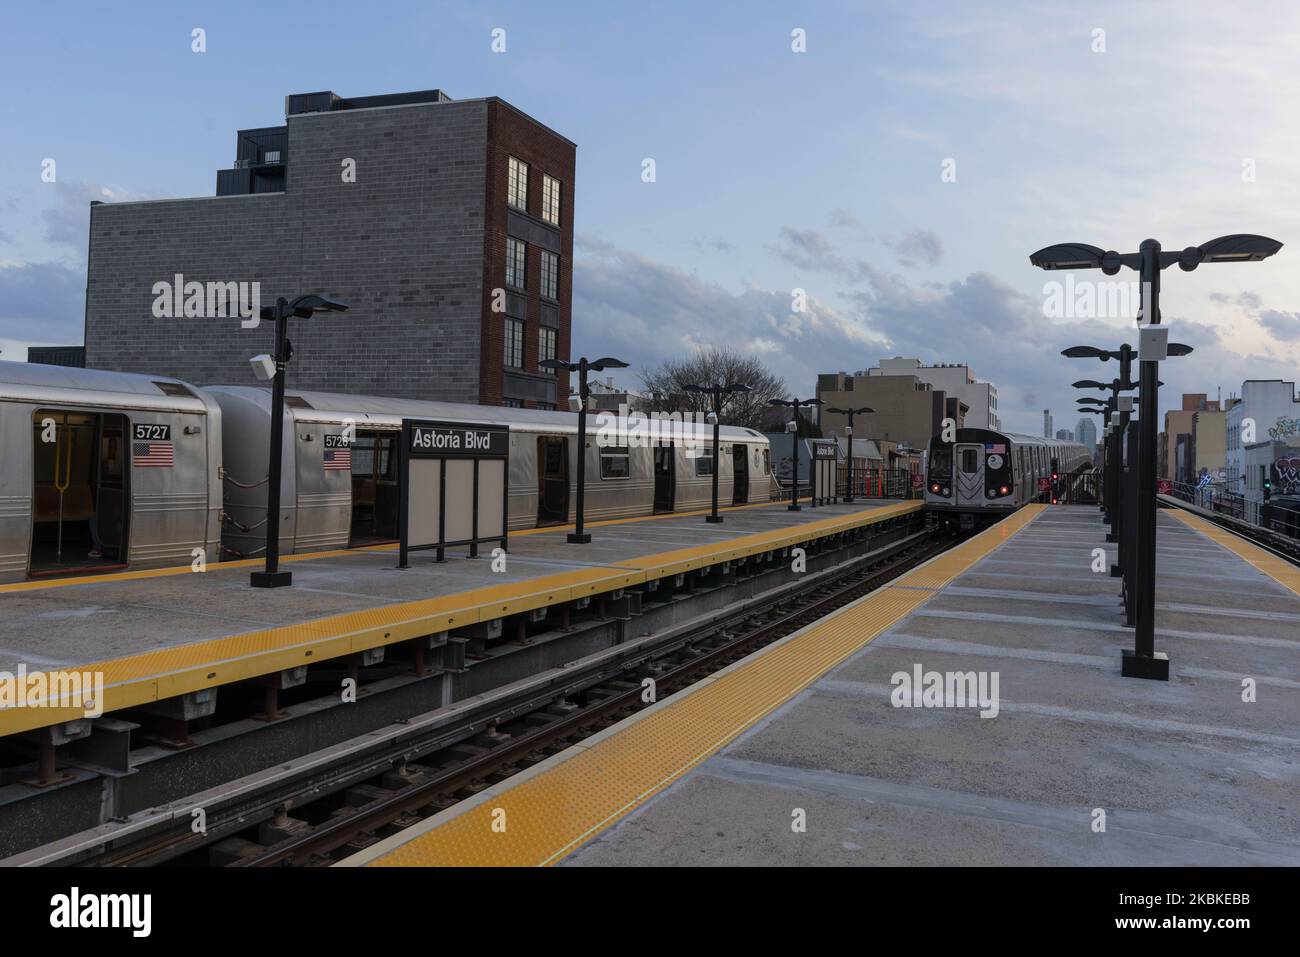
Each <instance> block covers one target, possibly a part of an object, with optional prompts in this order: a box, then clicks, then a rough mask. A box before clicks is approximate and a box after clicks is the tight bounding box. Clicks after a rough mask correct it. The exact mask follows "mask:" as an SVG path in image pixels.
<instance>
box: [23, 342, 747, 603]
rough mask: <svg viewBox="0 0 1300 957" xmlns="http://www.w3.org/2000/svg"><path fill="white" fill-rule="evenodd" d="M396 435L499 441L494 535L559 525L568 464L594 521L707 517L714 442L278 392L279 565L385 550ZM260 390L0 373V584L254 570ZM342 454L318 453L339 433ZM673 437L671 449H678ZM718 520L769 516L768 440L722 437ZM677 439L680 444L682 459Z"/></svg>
mask: <svg viewBox="0 0 1300 957" xmlns="http://www.w3.org/2000/svg"><path fill="white" fill-rule="evenodd" d="M403 417H406V418H425V419H437V420H441V421H453V422H488V423H494V424H502V425H508V426H509V427H510V475H509V527H510V528H511V529H512V530H516V529H523V528H530V527H534V526H539V525H559V524H564V523H566V522H569V521H572V519H573V517H574V507H575V506H574V503H575V500H576V481H577V470H576V465H577V456H578V455H579V454H582V455H583V456H584V457H585V462H584V466H585V472H586V502H585V517H586V518H587V519H588V520H591V521H598V520H601V519H610V518H628V517H635V516H640V515H649V514H652V513H654V512H672V511H682V510H686V509H693V508H703V507H706V506H707V505H708V504H709V502H710V501H711V493H712V482H713V473H712V470H713V468H714V467H715V463H714V462H713V459H712V428H701V427H698V426H692V425H690V424H686V425H685V426H684V428H683V429H681V430H678V433H677V436H676V438H675V439H673V440H669V441H667V442H665V443H664V444H650V445H646V444H641V445H638V444H636V443H634V442H632V443H629V444H628V445H615V444H609V443H608V442H604V441H598V435H599V432H600V418H599V417H597V416H594V415H592V416H588V434H587V436H586V437H585V440H584V441H583V442H581V443H579V441H578V428H577V416H575V415H573V414H570V413H564V412H548V411H541V410H533V409H510V408H497V407H492V406H472V405H459V404H454V403H445V402H425V401H419V400H413V399H393V398H382V397H377V396H352V395H340V394H333V393H318V392H299V391H292V390H291V391H289V392H288V394H287V395H286V408H285V420H284V426H285V427H284V434H285V441H284V453H283V455H284V457H283V463H282V464H283V467H282V469H281V474H282V481H281V501H282V503H283V507H282V509H281V514H280V515H279V516H277V523H278V525H279V529H280V546H281V551H282V553H283V554H290V553H294V552H306V551H314V550H319V549H326V548H348V547H355V546H359V545H366V544H372V543H377V542H383V541H391V540H393V539H395V538H396V537H397V534H398V530H397V503H398V491H399V486H398V473H397V440H398V435H399V432H398V429H399V428H400V425H401V420H402V418H403ZM270 423H271V410H270V390H269V389H265V388H251V387H243V386H212V387H204V388H200V387H197V386H192V385H189V384H188V383H185V382H181V381H179V380H176V379H171V378H168V377H166V376H148V375H133V374H128V373H114V372H103V371H98V370H93V369H73V368H67V367H62V366H46V365H38V364H28V363H16V362H0V441H3V443H4V448H5V450H6V454H5V456H4V458H3V459H2V460H0V582H4V581H21V580H23V579H25V578H29V577H46V576H55V575H66V574H84V573H88V572H94V571H108V570H113V569H120V568H124V567H149V566H158V565H166V564H172V565H176V564H189V563H190V562H191V561H192V560H193V558H194V557H195V555H196V554H197V550H202V554H204V555H206V556H208V560H213V558H214V557H215V556H217V555H221V556H222V557H225V558H230V557H234V558H239V557H246V556H255V555H257V554H259V553H260V549H261V548H262V546H263V545H264V543H265V540H266V528H265V522H266V476H267V454H268V450H269V446H270V434H269V433H270ZM349 426H350V431H353V432H354V433H355V434H354V436H353V437H352V441H351V442H350V443H348V445H347V446H346V447H343V448H340V447H337V446H338V443H337V441H335V442H327V441H326V437H327V436H333V435H340V434H342V433H343V432H344V429H345V427H349ZM683 433H684V434H683ZM720 436H721V439H720V451H721V461H720V462H718V463H717V465H716V467H717V468H718V479H719V499H720V501H721V502H722V504H741V503H748V502H766V501H769V500H770V498H771V482H772V478H771V460H770V454H769V451H768V443H767V439H766V438H764V437H763V435H762V434H761V433H759V432H755V431H753V430H751V429H744V428H735V427H723V428H722V429H721V433H720ZM686 438H689V439H691V440H692V441H691V442H689V443H688V442H686V441H684V439H686Z"/></svg>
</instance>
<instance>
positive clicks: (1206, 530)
mask: <svg viewBox="0 0 1300 957" xmlns="http://www.w3.org/2000/svg"><path fill="white" fill-rule="evenodd" d="M1170 511H1171V512H1172V514H1173V516H1174V517H1175V518H1177V519H1178V520H1179V521H1180V522H1182V523H1183V524H1184V525H1186V526H1187V527H1188V528H1192V529H1195V530H1196V531H1198V532H1200V533H1201V534H1202V535H1204V536H1205V537H1206V538H1208V539H1210V540H1211V541H1212V542H1214V543H1215V544H1217V545H1222V546H1223V547H1224V548H1226V549H1227V550H1228V551H1230V552H1232V553H1233V554H1234V555H1236V556H1237V557H1238V558H1240V559H1242V560H1243V561H1244V562H1246V564H1248V565H1250V566H1251V567H1253V568H1256V569H1258V570H1259V571H1261V572H1263V573H1264V574H1265V575H1267V576H1268V577H1269V578H1271V579H1273V580H1274V581H1275V582H1277V583H1278V584H1279V585H1281V586H1282V587H1283V588H1289V589H1290V590H1291V591H1292V592H1294V593H1295V594H1297V595H1300V568H1297V567H1296V566H1295V565H1292V564H1291V563H1290V562H1288V561H1285V560H1284V559H1281V558H1278V557H1277V556H1276V555H1274V554H1272V553H1270V552H1267V551H1265V550H1264V549H1262V548H1259V547H1258V546H1256V545H1252V544H1251V543H1250V542H1248V541H1246V540H1245V539H1243V538H1241V537H1240V536H1238V535H1234V534H1233V533H1232V532H1230V531H1228V530H1227V529H1226V528H1222V527H1220V526H1218V525H1215V524H1214V523H1213V522H1209V521H1206V520H1205V519H1203V518H1201V517H1200V516H1199V515H1193V514H1192V513H1191V512H1185V511H1182V510H1181V509H1171V510H1170Z"/></svg>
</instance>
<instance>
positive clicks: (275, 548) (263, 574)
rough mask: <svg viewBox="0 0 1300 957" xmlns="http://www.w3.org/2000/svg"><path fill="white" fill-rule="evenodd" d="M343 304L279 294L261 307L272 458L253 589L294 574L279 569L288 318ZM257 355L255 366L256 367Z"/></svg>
mask: <svg viewBox="0 0 1300 957" xmlns="http://www.w3.org/2000/svg"><path fill="white" fill-rule="evenodd" d="M347 310H348V307H347V305H346V304H345V303H342V302H336V301H335V300H333V299H326V298H325V297H324V296H299V297H298V298H297V299H295V300H293V301H292V302H290V301H289V300H287V299H285V298H284V297H283V296H281V297H280V298H279V299H277V300H276V301H275V305H274V306H263V307H262V308H261V310H260V311H259V312H258V316H259V318H262V319H274V320H275V355H273V356H271V361H272V362H273V363H274V372H273V373H272V374H271V460H270V462H269V463H268V469H267V473H268V474H267V479H266V481H267V486H266V567H265V569H264V570H263V571H260V572H253V573H252V575H250V576H249V582H250V584H252V586H253V587H254V588H282V587H284V586H285V585H292V584H293V573H292V572H282V571H280V460H281V459H282V458H283V456H284V373H285V368H286V367H287V366H288V365H289V359H290V358H291V357H292V356H293V344H292V343H291V342H289V317H290V316H293V317H295V318H297V319H310V318H311V317H312V314H313V313H316V312H347ZM262 358H264V357H262V356H259V357H258V358H257V359H254V360H253V361H254V368H255V369H258V368H264V367H261V366H259V365H258V364H257V363H258V359H262Z"/></svg>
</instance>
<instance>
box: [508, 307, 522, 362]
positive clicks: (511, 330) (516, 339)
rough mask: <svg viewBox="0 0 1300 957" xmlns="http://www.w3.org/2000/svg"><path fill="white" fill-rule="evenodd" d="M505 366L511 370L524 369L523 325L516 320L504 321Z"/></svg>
mask: <svg viewBox="0 0 1300 957" xmlns="http://www.w3.org/2000/svg"><path fill="white" fill-rule="evenodd" d="M505 364H506V366H508V367H509V368H511V369H522V368H523V367H524V324H523V323H522V322H520V321H519V320H518V319H507V320H506V349H505Z"/></svg>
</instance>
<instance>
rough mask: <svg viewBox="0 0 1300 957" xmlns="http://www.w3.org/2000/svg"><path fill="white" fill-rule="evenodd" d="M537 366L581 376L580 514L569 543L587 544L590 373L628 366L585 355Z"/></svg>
mask: <svg viewBox="0 0 1300 957" xmlns="http://www.w3.org/2000/svg"><path fill="white" fill-rule="evenodd" d="M537 365H538V366H539V367H541V368H543V369H554V370H559V369H566V370H572V371H576V372H577V373H578V450H577V451H578V509H577V511H578V515H577V521H576V522H575V523H574V530H573V531H571V532H570V533H569V535H568V541H569V544H570V545H585V544H587V543H588V542H590V541H591V536H590V535H588V534H586V533H585V532H583V530H582V520H583V500H584V497H585V496H584V493H585V491H586V486H587V468H586V465H587V399H588V398H590V396H591V389H590V388H589V387H588V384H587V373H588V372H604V371H605V370H606V369H626V368H627V363H626V362H624V361H622V360H621V359H613V358H610V357H609V356H605V357H604V358H602V359H596V360H595V361H594V362H589V361H588V360H587V357H586V356H583V357H582V358H581V359H579V360H578V361H577V362H569V361H568V360H566V359H543V360H542V361H541V362H539V363H537Z"/></svg>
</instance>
